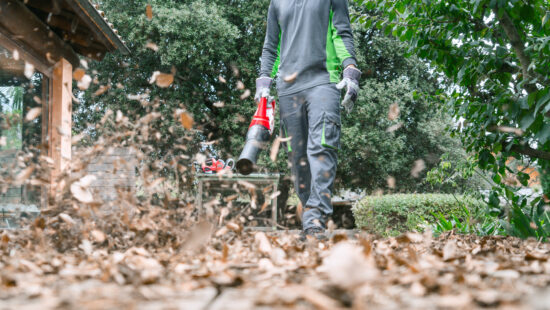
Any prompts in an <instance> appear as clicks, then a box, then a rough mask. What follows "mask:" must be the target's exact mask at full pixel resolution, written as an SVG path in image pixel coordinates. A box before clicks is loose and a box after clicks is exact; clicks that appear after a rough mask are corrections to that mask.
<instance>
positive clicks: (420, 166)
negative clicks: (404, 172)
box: [411, 159, 426, 178]
mask: <svg viewBox="0 0 550 310" xmlns="http://www.w3.org/2000/svg"><path fill="white" fill-rule="evenodd" d="M424 169H426V163H425V162H424V160H422V159H418V160H416V161H415V162H414V166H413V168H412V169H411V175H412V176H413V177H414V178H418V177H420V173H421V172H422V171H424Z"/></svg>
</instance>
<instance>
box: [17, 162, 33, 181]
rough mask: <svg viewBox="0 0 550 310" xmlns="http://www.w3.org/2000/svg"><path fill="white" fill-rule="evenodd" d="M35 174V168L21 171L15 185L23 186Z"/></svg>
mask: <svg viewBox="0 0 550 310" xmlns="http://www.w3.org/2000/svg"><path fill="white" fill-rule="evenodd" d="M33 172H34V166H29V167H26V168H25V169H23V170H21V171H20V172H19V173H18V174H17V175H16V176H15V183H16V184H19V185H20V184H23V182H25V181H26V180H28V179H29V178H30V177H31V175H32V173H33Z"/></svg>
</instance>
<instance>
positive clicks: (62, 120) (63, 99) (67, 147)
mask: <svg viewBox="0 0 550 310" xmlns="http://www.w3.org/2000/svg"><path fill="white" fill-rule="evenodd" d="M72 71H73V70H72V65H71V64H70V63H69V62H68V61H67V60H66V59H64V58H62V59H61V60H60V61H58V62H57V63H56V64H55V67H54V69H53V75H52V94H51V109H50V125H49V126H48V132H49V136H50V147H49V155H50V157H51V158H52V159H53V162H54V169H53V171H52V175H51V178H50V182H51V189H50V194H51V195H54V197H55V195H56V194H57V192H58V188H57V187H58V184H57V181H58V179H59V177H60V176H62V175H63V174H65V173H68V172H69V171H68V169H69V164H70V162H71V125H72V120H71V116H72V102H71V97H72V95H71V92H72V76H73V75H72V74H73V73H72Z"/></svg>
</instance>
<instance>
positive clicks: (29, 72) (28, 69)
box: [23, 61, 34, 80]
mask: <svg viewBox="0 0 550 310" xmlns="http://www.w3.org/2000/svg"><path fill="white" fill-rule="evenodd" d="M23 73H24V74H25V77H26V78H27V79H29V80H30V79H31V78H32V76H33V75H34V65H33V64H31V63H30V62H26V61H25V70H24V72H23Z"/></svg>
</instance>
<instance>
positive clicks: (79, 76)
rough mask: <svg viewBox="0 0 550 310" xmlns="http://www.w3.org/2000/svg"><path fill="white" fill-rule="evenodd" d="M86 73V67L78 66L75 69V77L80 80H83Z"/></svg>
mask: <svg viewBox="0 0 550 310" xmlns="http://www.w3.org/2000/svg"><path fill="white" fill-rule="evenodd" d="M85 74H86V71H85V70H84V69H82V68H76V69H75V70H74V71H73V79H75V80H76V81H80V80H82V78H83V77H84V75H85Z"/></svg>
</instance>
